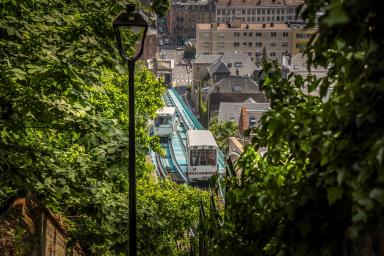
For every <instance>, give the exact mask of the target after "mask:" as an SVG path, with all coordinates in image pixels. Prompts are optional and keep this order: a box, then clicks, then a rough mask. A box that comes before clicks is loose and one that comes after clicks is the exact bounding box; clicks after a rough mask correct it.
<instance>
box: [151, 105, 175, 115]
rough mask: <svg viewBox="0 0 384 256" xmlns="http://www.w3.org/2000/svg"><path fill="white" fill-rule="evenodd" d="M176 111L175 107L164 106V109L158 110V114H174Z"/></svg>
mask: <svg viewBox="0 0 384 256" xmlns="http://www.w3.org/2000/svg"><path fill="white" fill-rule="evenodd" d="M175 112H176V109H175V108H174V107H163V108H162V109H159V110H157V112H156V114H157V115H169V116H173V115H174V114H175Z"/></svg>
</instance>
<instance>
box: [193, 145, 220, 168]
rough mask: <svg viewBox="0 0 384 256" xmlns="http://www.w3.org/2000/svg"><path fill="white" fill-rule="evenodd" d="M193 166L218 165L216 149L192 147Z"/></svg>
mask: <svg viewBox="0 0 384 256" xmlns="http://www.w3.org/2000/svg"><path fill="white" fill-rule="evenodd" d="M190 156H191V157H190V164H191V166H201V165H210V166H216V149H191V151H190Z"/></svg>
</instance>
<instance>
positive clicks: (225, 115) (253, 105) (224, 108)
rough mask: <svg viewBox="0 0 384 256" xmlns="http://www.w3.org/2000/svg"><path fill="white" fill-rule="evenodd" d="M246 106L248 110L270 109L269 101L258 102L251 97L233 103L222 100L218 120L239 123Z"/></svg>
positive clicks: (263, 110) (261, 110)
mask: <svg viewBox="0 0 384 256" xmlns="http://www.w3.org/2000/svg"><path fill="white" fill-rule="evenodd" d="M243 107H246V109H247V111H248V112H261V113H263V112H265V111H266V110H268V109H269V107H270V104H269V103H260V102H256V101H254V100H253V99H251V98H249V99H247V100H246V101H244V102H240V103H233V102H221V103H220V108H219V114H218V116H217V120H218V121H219V122H225V121H233V122H236V123H238V122H239V119H240V114H241V109H242V108H243Z"/></svg>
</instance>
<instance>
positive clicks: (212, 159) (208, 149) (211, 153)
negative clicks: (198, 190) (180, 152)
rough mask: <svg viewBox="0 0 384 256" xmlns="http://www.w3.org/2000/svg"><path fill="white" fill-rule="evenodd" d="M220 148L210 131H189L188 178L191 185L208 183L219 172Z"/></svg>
mask: <svg viewBox="0 0 384 256" xmlns="http://www.w3.org/2000/svg"><path fill="white" fill-rule="evenodd" d="M217 158H218V147H217V144H216V141H215V138H214V137H213V135H212V133H211V132H210V131H208V130H189V131H187V163H188V169H187V177H188V180H189V181H190V182H191V183H199V182H207V181H208V180H209V179H210V178H211V176H212V175H214V174H216V173H217V171H218V161H217Z"/></svg>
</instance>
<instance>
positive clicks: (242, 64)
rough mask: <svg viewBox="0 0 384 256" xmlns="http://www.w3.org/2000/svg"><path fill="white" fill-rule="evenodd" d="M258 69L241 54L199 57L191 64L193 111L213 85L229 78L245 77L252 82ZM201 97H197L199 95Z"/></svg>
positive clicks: (247, 57) (246, 56) (197, 107)
mask: <svg viewBox="0 0 384 256" xmlns="http://www.w3.org/2000/svg"><path fill="white" fill-rule="evenodd" d="M258 71H259V69H258V67H257V66H256V65H255V64H254V63H253V62H252V60H251V58H250V57H249V56H248V55H246V54H243V53H228V54H224V55H201V56H200V57H198V58H197V59H196V61H195V62H194V63H193V84H192V90H191V99H192V103H193V105H194V107H195V110H196V111H198V110H199V103H200V102H199V101H200V100H204V101H205V100H206V99H207V93H208V91H209V90H212V88H210V87H212V86H213V85H214V84H215V83H217V82H219V81H220V80H221V79H224V78H229V77H238V78H240V77H247V78H251V80H254V79H255V77H256V75H257V74H258ZM200 94H201V95H202V96H203V97H201V96H200V97H199V95H200Z"/></svg>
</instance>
